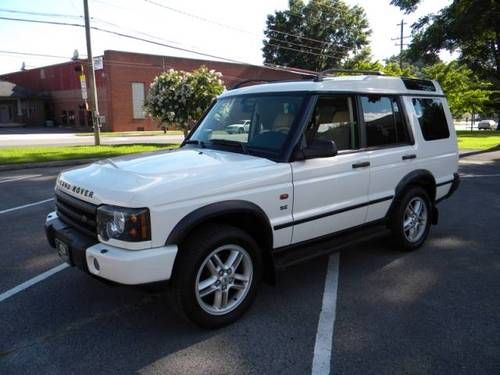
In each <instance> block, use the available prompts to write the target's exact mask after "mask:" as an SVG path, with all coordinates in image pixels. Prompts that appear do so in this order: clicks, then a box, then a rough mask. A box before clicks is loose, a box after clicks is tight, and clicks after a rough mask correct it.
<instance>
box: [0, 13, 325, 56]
mask: <svg viewBox="0 0 500 375" xmlns="http://www.w3.org/2000/svg"><path fill="white" fill-rule="evenodd" d="M0 19H2V20H7V21H19V22H28V23H39V24H49V25H57V26H71V27H81V28H83V27H85V26H84V25H82V24H78V23H70V22H59V21H47V20H34V19H24V18H12V17H3V16H0ZM90 28H91V29H93V30H97V31H101V32H103V33H108V34H113V35H117V36H120V37H123V38H128V39H133V40H137V41H141V42H145V43H150V44H154V45H158V46H162V47H167V48H172V49H175V50H179V51H183V52H189V53H194V54H197V55H200V56H205V57H210V58H215V59H218V60H223V61H227V62H232V63H238V64H245V65H252V64H249V63H246V62H243V61H239V60H235V59H230V58H226V57H221V56H217V55H212V54H209V53H205V52H199V51H196V50H193V49H189V48H184V47H177V46H173V45H171V44H166V43H161V42H157V41H153V40H149V39H146V38H142V37H138V36H134V35H130V34H125V33H122V32H119V31H112V30H108V29H104V28H101V27H98V26H91V27H90ZM275 46H277V47H280V48H284V49H289V50H293V51H297V52H301V53H306V54H310V55H315V56H323V55H322V54H318V53H315V52H308V51H303V50H299V49H296V48H292V47H286V46H281V45H275ZM305 47H306V48H307V46H305ZM331 56H333V55H331Z"/></svg>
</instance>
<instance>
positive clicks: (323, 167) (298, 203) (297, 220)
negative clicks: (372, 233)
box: [292, 95, 369, 243]
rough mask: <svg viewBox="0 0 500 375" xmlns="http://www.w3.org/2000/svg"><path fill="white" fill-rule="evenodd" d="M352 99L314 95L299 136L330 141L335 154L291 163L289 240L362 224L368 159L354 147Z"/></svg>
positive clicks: (356, 133)
mask: <svg viewBox="0 0 500 375" xmlns="http://www.w3.org/2000/svg"><path fill="white" fill-rule="evenodd" d="M358 124H359V122H358V120H357V116H356V101H355V98H354V97H353V96H348V95H324V96H320V97H319V98H318V101H317V104H316V108H315V111H314V113H313V116H312V119H311V121H310V123H309V124H308V126H307V129H306V132H305V135H304V140H305V142H306V143H307V142H311V141H312V139H314V138H315V137H316V138H321V139H326V140H332V141H334V142H335V143H336V145H337V148H338V150H339V152H338V155H336V156H333V157H328V158H317V159H309V160H304V161H295V162H293V163H292V172H293V185H294V202H293V219H294V227H293V235H292V242H293V243H298V242H302V241H306V240H310V239H313V238H317V237H321V236H324V235H328V234H331V233H334V232H338V231H341V230H343V229H347V228H351V227H354V226H357V225H361V224H363V223H364V222H365V217H366V212H367V202H368V189H369V187H368V185H369V159H368V156H367V155H365V153H364V152H363V151H360V150H359V147H360V137H359V126H358Z"/></svg>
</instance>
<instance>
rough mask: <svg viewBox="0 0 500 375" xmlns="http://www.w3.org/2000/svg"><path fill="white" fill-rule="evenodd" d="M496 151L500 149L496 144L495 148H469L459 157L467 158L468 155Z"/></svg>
mask: <svg viewBox="0 0 500 375" xmlns="http://www.w3.org/2000/svg"><path fill="white" fill-rule="evenodd" d="M495 151H500V148H499V147H498V146H496V147H493V148H488V149H486V150H468V151H464V152H461V153H460V155H459V156H458V157H459V158H460V159H461V158H466V157H467V156H474V155H480V154H486V153H488V152H495Z"/></svg>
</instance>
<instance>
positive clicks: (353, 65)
mask: <svg viewBox="0 0 500 375" xmlns="http://www.w3.org/2000/svg"><path fill="white" fill-rule="evenodd" d="M344 67H345V68H346V69H353V70H373V71H375V72H381V73H383V74H385V75H388V76H396V77H416V76H417V75H418V69H417V68H416V67H415V66H412V65H408V64H405V65H404V66H403V69H401V68H400V67H399V62H397V61H392V60H389V61H386V62H385V64H384V63H382V62H380V61H378V60H377V61H372V60H370V59H362V60H361V59H360V60H350V61H348V62H347V63H346V64H344Z"/></svg>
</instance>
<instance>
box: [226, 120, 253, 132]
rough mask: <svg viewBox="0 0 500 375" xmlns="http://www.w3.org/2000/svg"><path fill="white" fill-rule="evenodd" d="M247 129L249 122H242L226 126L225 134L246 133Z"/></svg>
mask: <svg viewBox="0 0 500 375" xmlns="http://www.w3.org/2000/svg"><path fill="white" fill-rule="evenodd" d="M249 129H250V120H243V121H242V122H240V123H237V124H231V125H228V126H226V132H228V133H229V134H241V133H248V130H249Z"/></svg>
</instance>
